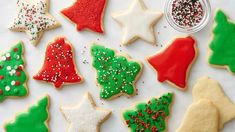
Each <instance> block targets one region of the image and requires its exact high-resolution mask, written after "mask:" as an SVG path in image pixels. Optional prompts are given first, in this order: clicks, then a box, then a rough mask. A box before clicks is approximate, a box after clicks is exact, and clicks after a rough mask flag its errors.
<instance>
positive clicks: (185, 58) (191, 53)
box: [147, 36, 197, 89]
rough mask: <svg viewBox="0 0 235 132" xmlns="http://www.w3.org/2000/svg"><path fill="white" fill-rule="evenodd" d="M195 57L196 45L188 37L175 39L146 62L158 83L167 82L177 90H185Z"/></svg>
mask: <svg viewBox="0 0 235 132" xmlns="http://www.w3.org/2000/svg"><path fill="white" fill-rule="evenodd" d="M196 56H197V49H196V43H195V41H194V39H193V38H192V37H190V36H189V37H185V38H175V39H174V40H173V42H172V43H171V44H170V45H169V46H168V47H166V48H165V49H164V50H163V51H161V52H159V53H157V54H155V55H153V56H150V57H148V58H147V61H148V63H149V64H150V65H151V67H152V68H153V69H154V70H156V71H157V74H158V81H160V82H164V81H167V82H169V83H170V84H173V86H176V87H177V88H179V89H185V88H186V80H187V75H188V72H189V70H190V67H191V65H192V64H193V62H194V60H195V58H196Z"/></svg>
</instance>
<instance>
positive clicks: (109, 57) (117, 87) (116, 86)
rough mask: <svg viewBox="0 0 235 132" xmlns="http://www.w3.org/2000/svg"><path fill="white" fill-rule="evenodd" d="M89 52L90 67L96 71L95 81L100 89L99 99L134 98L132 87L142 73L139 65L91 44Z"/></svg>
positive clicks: (102, 47) (109, 50)
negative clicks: (124, 96)
mask: <svg viewBox="0 0 235 132" xmlns="http://www.w3.org/2000/svg"><path fill="white" fill-rule="evenodd" d="M90 51H91V55H92V58H93V60H92V66H93V67H94V68H95V69H96V71H97V78H96V80H97V83H98V84H99V86H100V87H101V90H100V97H101V98H102V99H106V100H110V99H113V98H115V97H118V96H120V95H123V94H124V95H126V96H134V95H135V93H136V89H135V86H134V85H135V82H136V81H137V79H138V77H139V76H140V73H141V71H142V65H141V63H139V62H136V61H133V60H130V59H129V57H128V56H125V55H124V56H121V55H117V54H116V52H115V51H114V50H112V49H108V48H105V47H104V46H100V45H96V44H93V46H92V47H91V50H90Z"/></svg>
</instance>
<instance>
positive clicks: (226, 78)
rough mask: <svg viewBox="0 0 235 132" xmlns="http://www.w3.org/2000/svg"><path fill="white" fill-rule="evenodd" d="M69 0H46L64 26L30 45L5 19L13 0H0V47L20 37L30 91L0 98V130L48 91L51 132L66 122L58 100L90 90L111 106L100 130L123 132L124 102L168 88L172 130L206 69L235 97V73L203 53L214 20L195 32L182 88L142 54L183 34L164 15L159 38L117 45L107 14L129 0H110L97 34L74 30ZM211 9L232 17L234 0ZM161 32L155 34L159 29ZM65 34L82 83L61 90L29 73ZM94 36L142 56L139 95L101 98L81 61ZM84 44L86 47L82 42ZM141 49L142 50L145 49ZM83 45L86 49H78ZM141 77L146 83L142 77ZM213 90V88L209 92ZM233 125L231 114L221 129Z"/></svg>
mask: <svg viewBox="0 0 235 132" xmlns="http://www.w3.org/2000/svg"><path fill="white" fill-rule="evenodd" d="M165 1H166V0H145V3H146V5H147V6H148V7H149V8H150V9H155V10H160V11H164V2H165ZM72 2H73V0H63V1H61V0H50V13H51V14H52V15H53V16H54V17H55V18H56V19H57V20H58V21H60V22H61V24H62V26H61V27H60V28H57V29H55V30H50V31H47V32H45V34H44V36H43V37H42V39H41V41H40V43H39V44H38V45H37V47H34V46H33V45H31V44H30V43H29V41H28V38H27V36H26V34H25V33H17V32H11V31H9V30H8V29H7V26H8V24H9V23H10V21H11V20H12V19H13V17H14V15H15V12H16V11H15V9H16V0H8V1H6V0H1V1H0V16H1V18H0V42H1V43H0V50H1V51H5V50H7V49H8V48H9V47H11V45H12V44H14V42H17V41H18V40H22V41H23V42H24V44H25V58H26V61H27V62H26V63H27V66H26V68H27V72H28V74H29V80H28V88H29V92H30V93H29V96H28V97H26V98H22V99H7V100H5V101H4V102H3V103H1V104H0V131H1V132H2V131H3V124H4V122H5V121H9V120H12V119H14V115H15V114H16V113H19V112H21V111H25V110H26V108H27V107H28V105H29V104H31V103H33V102H35V101H36V100H37V99H38V98H39V97H40V96H42V95H43V94H46V93H48V94H49V95H50V97H51V98H50V99H51V105H50V122H49V126H50V129H51V131H52V132H63V131H65V130H66V128H67V125H68V124H67V122H66V121H65V119H64V117H63V116H62V114H61V112H60V111H59V107H60V106H61V105H76V104H77V103H79V101H80V100H81V98H82V95H83V94H84V93H85V92H86V91H89V92H90V93H91V94H92V95H93V98H94V100H95V102H96V104H97V106H99V107H104V108H109V109H111V110H113V114H112V116H111V117H110V118H109V119H108V120H107V121H106V122H105V123H104V124H103V125H102V126H101V132H125V131H127V130H128V129H127V127H126V126H125V125H124V124H123V122H122V120H121V118H120V114H121V111H122V109H123V108H128V107H130V106H132V104H133V103H135V102H136V101H142V100H144V101H145V100H147V99H149V98H150V97H153V96H159V95H161V93H164V92H167V91H172V92H174V93H175V96H174V102H173V105H172V108H171V115H170V118H169V122H168V130H169V132H174V131H175V129H176V128H178V126H179V124H180V123H181V120H182V117H183V115H184V113H185V111H186V108H187V107H188V106H189V105H190V104H191V102H192V95H191V91H192V87H193V85H194V83H195V81H196V80H197V79H198V78H199V77H201V76H204V75H208V76H210V77H212V78H214V79H216V80H218V81H219V82H220V83H221V85H222V86H223V89H224V91H225V93H226V94H227V95H228V96H229V97H230V98H231V100H232V101H233V102H235V81H234V80H235V76H234V75H232V74H230V73H229V72H227V71H226V70H223V69H215V68H212V67H210V66H208V64H207V61H206V56H207V53H208V42H209V41H210V37H211V29H212V21H211V22H210V24H209V25H208V26H207V27H206V28H204V29H203V30H202V31H200V32H198V33H195V34H193V36H194V37H195V39H196V40H197V42H198V45H197V46H198V49H199V51H198V53H199V54H198V58H197V60H196V62H195V65H193V67H192V71H191V74H190V77H189V81H188V84H189V88H188V89H187V90H186V91H185V92H182V91H179V90H177V89H175V88H173V87H171V86H169V85H168V84H161V83H159V82H157V81H156V74H155V72H154V71H153V70H152V69H151V68H150V67H149V66H148V65H147V64H146V61H145V59H144V58H145V57H146V56H148V55H151V54H153V53H155V52H157V51H159V50H160V49H162V47H161V45H162V46H163V47H164V46H165V45H166V44H167V43H168V42H169V40H171V39H172V38H173V37H174V36H178V35H183V34H182V33H179V32H177V31H175V30H173V29H172V28H171V27H170V26H169V25H168V24H167V23H166V20H165V18H164V17H163V18H162V19H161V20H160V21H159V23H158V24H157V26H156V27H155V31H156V36H157V41H158V42H157V44H158V46H152V45H150V44H147V43H145V42H143V41H137V42H135V43H133V44H132V45H130V46H128V47H120V41H121V38H122V36H121V33H122V31H121V28H120V27H119V25H118V24H117V23H116V22H115V21H114V20H113V19H112V18H111V13H112V12H117V11H120V10H123V9H127V8H128V7H129V5H130V4H131V2H132V0H109V1H108V4H107V8H106V11H105V15H104V28H105V32H106V33H105V34H104V35H99V34H95V33H92V32H87V31H85V32H77V31H76V30H75V27H74V25H72V24H71V23H70V22H68V21H67V20H66V19H65V18H64V17H62V16H61V15H60V14H59V13H58V11H59V10H61V9H62V8H64V7H67V6H68V5H70V4H71V3H72ZM210 2H211V5H212V13H214V11H215V9H216V8H221V9H223V10H224V11H225V13H226V14H227V15H229V16H230V18H231V19H233V20H235V13H234V9H235V1H234V0H211V1H210ZM158 32H159V34H157V33H158ZM60 35H64V36H65V37H66V38H67V39H68V40H69V41H70V42H71V43H72V45H73V47H74V50H75V55H76V56H75V61H76V64H77V67H78V69H79V71H80V72H81V74H82V76H83V77H84V78H85V82H84V83H83V84H77V85H68V86H64V87H63V89H61V90H56V89H55V88H53V86H52V85H51V84H47V83H42V82H38V81H35V80H33V79H32V76H33V75H34V74H35V73H36V72H37V71H38V70H39V68H40V67H41V65H42V62H43V59H44V52H45V46H46V44H47V42H49V41H51V40H52V39H53V38H54V37H56V36H60ZM94 41H97V42H99V43H100V44H103V45H105V46H107V47H110V48H115V49H117V50H122V51H124V52H126V53H128V54H129V55H130V56H132V57H133V58H134V59H137V60H140V61H142V62H143V64H144V72H143V74H142V76H141V77H140V79H139V81H138V82H137V84H136V86H137V88H138V95H137V96H134V97H133V98H130V99H128V98H126V97H121V98H117V99H115V100H113V101H101V100H100V99H99V88H97V87H96V85H95V72H94V70H93V69H92V67H91V65H89V64H83V63H82V61H84V60H87V61H88V62H89V63H90V56H89V52H88V50H87V49H88V47H89V45H90V43H91V42H94ZM84 47H87V48H84ZM143 49H144V50H143ZM84 50H85V53H84V54H82V52H83V51H84ZM143 82H144V83H143ZM212 94H213V93H212ZM234 130H235V120H233V121H231V122H229V123H228V124H226V125H225V127H224V129H223V132H232V131H234Z"/></svg>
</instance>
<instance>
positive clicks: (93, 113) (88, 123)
mask: <svg viewBox="0 0 235 132" xmlns="http://www.w3.org/2000/svg"><path fill="white" fill-rule="evenodd" d="M92 103H93V102H92V98H91V96H90V94H89V93H88V94H86V95H85V96H84V97H83V99H82V101H81V103H80V104H79V105H77V106H74V107H61V111H62V113H63V114H64V116H65V118H66V120H67V121H68V122H69V123H70V125H69V129H68V132H96V131H98V125H99V124H100V123H101V122H102V121H103V120H104V119H105V118H106V117H107V116H108V115H109V114H110V111H109V110H104V109H100V108H96V107H94V106H93V105H92Z"/></svg>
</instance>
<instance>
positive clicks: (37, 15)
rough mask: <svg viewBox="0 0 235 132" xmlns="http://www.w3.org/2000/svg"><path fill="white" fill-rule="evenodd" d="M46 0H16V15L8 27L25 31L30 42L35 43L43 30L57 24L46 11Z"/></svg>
mask: <svg viewBox="0 0 235 132" xmlns="http://www.w3.org/2000/svg"><path fill="white" fill-rule="evenodd" d="M48 5H49V4H48V0H17V15H16V16H15V18H14V21H13V22H12V23H11V24H10V27H9V29H10V30H14V31H20V32H26V33H27V35H28V36H29V39H30V42H31V43H32V44H33V45H36V44H37V42H38V41H39V39H40V37H41V36H42V34H43V31H45V30H48V29H51V28H55V27H57V26H59V25H60V24H59V22H57V21H56V20H55V19H54V18H53V17H52V16H51V15H50V14H49V13H48Z"/></svg>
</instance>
